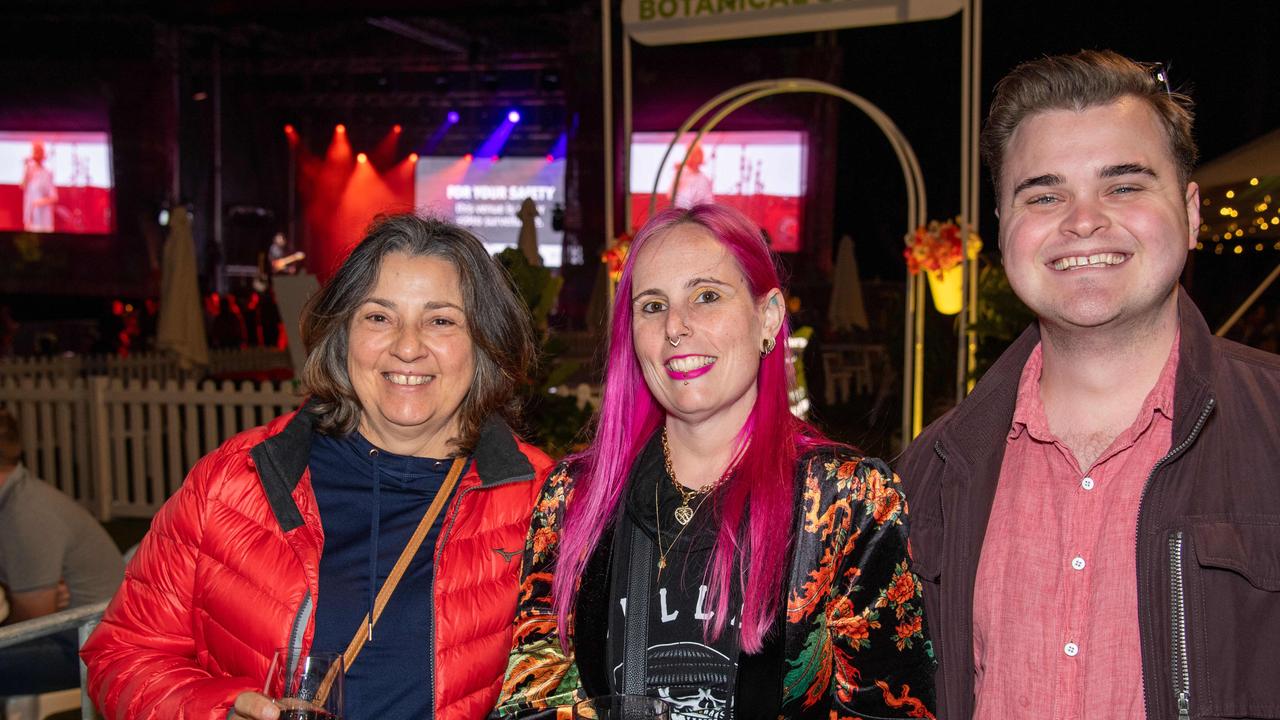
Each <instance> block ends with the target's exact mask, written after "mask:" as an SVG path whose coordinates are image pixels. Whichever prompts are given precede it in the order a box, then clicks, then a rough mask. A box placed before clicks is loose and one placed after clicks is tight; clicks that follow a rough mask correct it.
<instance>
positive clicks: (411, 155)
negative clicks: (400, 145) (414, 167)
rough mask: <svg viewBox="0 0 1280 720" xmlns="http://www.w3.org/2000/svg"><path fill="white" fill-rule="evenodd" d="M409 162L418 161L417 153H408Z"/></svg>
mask: <svg viewBox="0 0 1280 720" xmlns="http://www.w3.org/2000/svg"><path fill="white" fill-rule="evenodd" d="M409 162H418V153H409Z"/></svg>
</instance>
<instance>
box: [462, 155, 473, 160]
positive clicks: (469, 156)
mask: <svg viewBox="0 0 1280 720" xmlns="http://www.w3.org/2000/svg"><path fill="white" fill-rule="evenodd" d="M462 159H463V160H466V161H467V162H471V159H472V157H471V153H467V154H466V155H463V156H462Z"/></svg>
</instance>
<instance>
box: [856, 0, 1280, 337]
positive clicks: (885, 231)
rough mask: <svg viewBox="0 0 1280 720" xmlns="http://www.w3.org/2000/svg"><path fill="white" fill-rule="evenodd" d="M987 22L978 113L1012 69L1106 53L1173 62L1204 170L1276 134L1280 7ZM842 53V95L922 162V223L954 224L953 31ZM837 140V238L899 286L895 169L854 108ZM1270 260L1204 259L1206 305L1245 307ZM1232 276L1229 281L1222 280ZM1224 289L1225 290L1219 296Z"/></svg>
mask: <svg viewBox="0 0 1280 720" xmlns="http://www.w3.org/2000/svg"><path fill="white" fill-rule="evenodd" d="M983 18H984V28H983V38H982V50H983V66H982V78H981V87H982V89H983V98H982V102H983V113H984V114H985V108H986V104H987V103H988V102H989V100H990V95H991V93H990V90H991V88H992V86H993V85H994V84H995V82H996V81H997V80H999V79H1000V77H1002V76H1003V75H1004V74H1005V73H1007V72H1008V71H1009V70H1010V69H1012V68H1013V66H1015V65H1016V64H1017V63H1019V62H1021V61H1023V60H1028V59H1032V58H1035V57H1039V56H1041V55H1047V54H1057V53H1067V52H1074V51H1076V50H1079V49H1082V48H1091V49H1101V48H1110V49H1113V50H1116V51H1118V52H1121V53H1123V54H1125V55H1128V56H1130V57H1133V58H1135V59H1138V60H1142V61H1149V62H1156V61H1159V62H1165V63H1168V64H1169V66H1170V67H1171V76H1172V80H1173V85H1174V87H1175V88H1176V89H1179V90H1182V91H1184V92H1188V93H1189V94H1190V95H1191V96H1192V97H1193V98H1194V99H1195V100H1196V104H1197V113H1196V114H1197V118H1196V138H1197V141H1198V143H1199V145H1200V150H1201V161H1202V162H1204V161H1209V160H1212V159H1214V158H1215V157H1218V156H1220V155H1222V154H1224V153H1226V152H1227V151H1229V150H1231V149H1233V148H1235V147H1238V146H1239V145H1242V144H1244V143H1246V142H1248V141H1250V140H1252V139H1254V138H1255V137H1257V136H1259V135H1262V134H1264V133H1267V132H1269V131H1271V130H1273V129H1275V128H1277V127H1280V72H1278V70H1280V44H1277V43H1276V42H1275V41H1274V37H1275V35H1276V33H1277V31H1278V30H1280V3H1276V2H1272V1H1271V0H1249V1H1228V2H1220V3H1202V4H1191V3H1168V2H1153V1H1150V0H1129V1H1124V2H1095V1H1092V0H1090V1H1087V2H1029V1H1026V0H985V2H983ZM839 45H840V47H841V48H842V49H843V53H844V66H845V83H844V85H845V87H847V88H849V89H850V90H852V91H853V92H856V93H859V94H863V95H865V96H866V97H868V98H869V99H871V100H872V101H873V102H876V103H877V104H879V105H880V106H881V107H882V108H884V109H885V110H886V112H888V113H889V115H890V116H892V117H893V118H894V120H895V121H896V122H897V123H898V125H899V126H900V127H901V129H902V130H903V132H904V134H905V135H906V136H907V137H908V139H909V140H910V141H911V143H912V144H913V146H914V148H915V150H916V153H917V154H918V155H919V157H920V162H921V165H922V169H923V172H924V175H925V181H926V187H927V190H928V200H929V216H930V217H931V218H945V217H948V216H952V215H955V214H956V212H957V211H958V209H959V205H960V200H959V160H960V149H959V101H960V99H959V83H960V77H959V74H960V65H959V57H960V22H959V19H958V18H949V19H944V20H938V21H931V22H925V23H915V24H911V25H903V26H893V27H880V28H863V29H854V30H845V31H841V32H840V33H839ZM841 140H842V144H841V147H840V161H839V162H840V167H841V171H840V174H839V177H838V180H837V184H838V191H837V195H838V197H840V198H841V202H838V203H837V212H836V217H835V219H834V222H835V223H836V230H837V234H838V233H839V232H843V231H850V232H852V234H853V235H854V237H855V239H856V240H858V254H859V261H860V264H861V266H862V270H863V273H864V274H865V275H872V276H880V277H884V278H886V279H896V278H897V277H899V276H900V273H901V267H902V265H901V261H900V260H899V259H898V253H899V252H900V249H901V244H900V240H901V236H902V224H903V218H904V217H905V205H904V203H905V200H904V197H903V190H902V180H901V178H900V175H899V173H898V170H897V163H896V161H895V160H894V159H893V155H892V153H891V151H890V149H889V146H888V143H887V142H885V141H884V140H882V139H881V138H880V137H879V133H878V131H877V130H876V128H875V127H874V125H872V124H871V123H870V122H869V121H867V120H865V119H863V118H861V117H859V116H858V115H857V114H856V113H855V111H853V110H845V111H842V117H841ZM981 182H982V192H983V195H982V201H981V202H982V207H981V217H980V218H979V221H980V227H981V233H982V236H983V237H984V238H985V239H986V240H987V244H988V247H989V248H991V249H994V244H995V238H996V222H995V216H994V214H993V212H992V207H993V198H992V195H991V191H990V183H989V180H988V177H987V173H986V170H985V168H984V169H983V170H982V176H981ZM1274 257H1275V255H1272V254H1268V255H1267V256H1266V260H1265V261H1264V262H1261V263H1241V262H1240V261H1239V259H1237V258H1227V257H1218V258H1214V257H1206V256H1205V254H1199V253H1198V254H1197V255H1196V256H1195V258H1194V262H1196V263H1197V270H1196V272H1197V277H1196V281H1197V284H1198V285H1204V286H1208V287H1213V288H1214V293H1215V296H1216V297H1215V298H1213V299H1215V300H1218V301H1219V302H1220V303H1221V304H1222V305H1224V306H1225V305H1226V304H1227V303H1232V302H1238V301H1239V299H1241V298H1243V297H1244V296H1245V295H1247V294H1248V292H1249V290H1250V289H1252V287H1253V285H1255V284H1256V283H1257V282H1258V281H1259V280H1260V279H1261V277H1262V276H1264V275H1265V274H1266V272H1267V271H1269V270H1270V269H1271V268H1272V267H1274V260H1273V258H1274ZM1253 275H1258V277H1257V278H1256V279H1255V278H1253ZM1227 277H1230V278H1231V280H1232V282H1230V283H1223V282H1222V281H1221V279H1220V278H1227ZM1219 285H1225V286H1226V287H1225V288H1224V290H1225V292H1222V293H1218V292H1217V288H1218V286H1219ZM1201 294H1202V295H1207V294H1208V293H1207V292H1202V293H1201ZM1202 302H1203V301H1202ZM1223 312H1225V311H1223ZM1207 314H1209V313H1207ZM1210 320H1211V322H1212V318H1210Z"/></svg>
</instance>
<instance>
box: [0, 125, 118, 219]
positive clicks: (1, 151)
mask: <svg viewBox="0 0 1280 720" xmlns="http://www.w3.org/2000/svg"><path fill="white" fill-rule="evenodd" d="M113 188H114V181H113V178H112V173H111V139H110V136H108V134H107V133H105V132H41V131H37V130H31V131H12V130H6V131H0V231H16V232H38V233H52V232H58V233H84V234H96V235H105V234H109V233H111V232H113V231H114V230H115V221H114V213H115V210H114V199H113V193H114V189H113Z"/></svg>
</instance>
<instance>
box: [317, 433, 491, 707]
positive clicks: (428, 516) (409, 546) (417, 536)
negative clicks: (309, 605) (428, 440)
mask: <svg viewBox="0 0 1280 720" xmlns="http://www.w3.org/2000/svg"><path fill="white" fill-rule="evenodd" d="M466 465H467V459H466V458H465V457H459V458H455V459H454V461H453V465H452V466H451V467H450V468H449V474H448V475H446V476H445V478H444V483H443V484H442V485H441V486H440V489H439V490H438V491H436V496H435V498H434V499H432V500H431V505H430V506H429V507H427V511H426V512H425V513H424V514H423V515H422V520H421V521H419V522H418V527H417V528H416V529H414V531H413V535H411V536H410V537H409V542H408V543H406V544H405V546H404V550H402V551H401V552H400V557H399V559H397V560H396V564H395V566H394V567H392V568H391V574H389V575H387V580H386V582H384V583H382V587H381V588H380V589H379V590H378V597H377V598H376V599H375V600H374V601H373V618H372V621H370V618H369V614H368V613H365V616H364V619H363V620H361V621H360V626H359V627H358V628H356V634H355V636H354V637H352V638H351V642H350V643H349V644H348V645H347V649H346V651H345V652H343V653H342V667H343V669H344V670H345V669H348V668H350V667H351V666H352V665H353V664H355V661H356V657H358V656H359V655H360V651H361V650H362V649H363V648H364V644H365V643H366V642H368V641H369V628H371V627H372V626H373V625H375V624H377V622H378V618H380V617H382V611H383V609H384V608H386V606H387V602H388V601H389V600H390V599H391V593H392V592H394V591H395V589H396V585H399V584H400V579H401V578H402V577H404V573H405V571H406V570H408V569H409V563H410V562H412V561H413V558H414V556H415V555H417V554H418V548H420V547H422V541H423V540H425V539H426V538H427V533H428V532H430V531H431V526H432V525H434V524H435V522H436V517H437V516H438V515H439V514H440V511H441V510H442V509H444V506H445V503H446V502H448V501H449V495H450V494H452V493H453V486H454V485H457V484H458V478H459V477H460V476H461V475H462V469H463V468H464V467H466ZM336 670H337V668H336V667H335V668H333V669H331V670H330V671H329V674H328V675H326V676H325V678H324V681H323V682H322V683H321V686H320V690H319V692H317V693H316V696H317V698H318V700H317V702H318V703H323V702H324V699H325V698H326V697H328V695H329V686H330V685H332V684H333V680H334V677H335V674H334V673H335V671H336Z"/></svg>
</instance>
